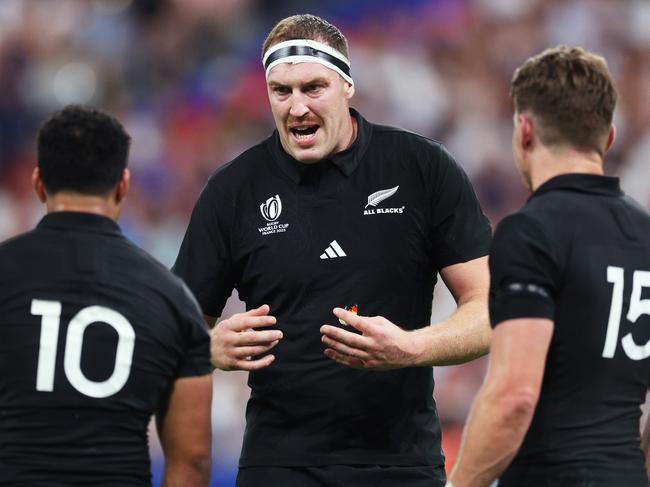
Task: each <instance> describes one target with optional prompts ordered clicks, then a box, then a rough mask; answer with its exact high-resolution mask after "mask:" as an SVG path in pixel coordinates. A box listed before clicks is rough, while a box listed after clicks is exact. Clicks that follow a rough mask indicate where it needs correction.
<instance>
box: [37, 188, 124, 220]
mask: <svg viewBox="0 0 650 487" xmlns="http://www.w3.org/2000/svg"><path fill="white" fill-rule="evenodd" d="M46 205H47V212H48V213H53V212H58V211H74V212H78V213H92V214H95V215H101V216H105V217H108V218H110V219H111V220H113V221H117V219H118V218H119V215H120V205H118V204H116V203H115V202H114V201H113V199H112V195H111V196H95V195H85V194H78V193H72V192H60V193H57V194H55V195H51V196H48V198H47V201H46Z"/></svg>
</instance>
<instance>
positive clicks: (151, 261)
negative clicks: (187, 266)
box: [117, 238, 185, 296]
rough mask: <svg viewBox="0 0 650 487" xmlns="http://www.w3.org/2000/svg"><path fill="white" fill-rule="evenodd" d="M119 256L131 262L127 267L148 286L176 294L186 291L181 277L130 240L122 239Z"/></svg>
mask: <svg viewBox="0 0 650 487" xmlns="http://www.w3.org/2000/svg"><path fill="white" fill-rule="evenodd" d="M117 256H118V257H120V258H121V261H122V262H124V263H125V264H127V263H128V264H129V266H128V267H126V269H127V270H129V272H130V273H132V274H134V275H136V276H138V277H139V278H140V279H141V280H142V281H143V284H145V285H146V286H147V287H150V288H151V289H156V290H158V292H161V293H163V294H170V295H174V296H180V295H182V294H183V293H184V292H185V290H184V286H185V284H184V283H183V280H182V279H181V278H179V277H178V276H176V275H175V274H174V273H173V272H172V271H171V270H169V269H168V268H167V267H166V266H165V265H163V264H162V263H161V262H160V261H159V260H158V259H156V258H155V257H154V256H152V255H151V254H149V252H147V251H146V250H144V249H142V248H140V247H138V246H137V245H136V244H135V243H133V242H131V241H130V240H128V239H126V238H124V239H123V240H122V241H121V244H120V249H119V251H117Z"/></svg>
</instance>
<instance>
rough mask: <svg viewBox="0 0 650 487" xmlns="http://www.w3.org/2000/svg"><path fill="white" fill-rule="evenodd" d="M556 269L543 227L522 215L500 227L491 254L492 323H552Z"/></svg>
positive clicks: (507, 220)
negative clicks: (542, 320)
mask: <svg viewBox="0 0 650 487" xmlns="http://www.w3.org/2000/svg"><path fill="white" fill-rule="evenodd" d="M556 275H557V265H556V259H555V258H554V257H553V251H552V248H551V245H550V241H549V239H548V236H547V234H546V233H545V232H544V230H543V228H542V227H541V224H539V223H538V222H537V221H536V220H534V219H533V218H531V217H529V216H526V215H524V214H521V213H517V214H515V215H511V216H509V217H506V218H505V219H503V220H502V221H501V223H500V224H499V225H498V227H497V230H496V232H495V234H494V241H493V243H492V249H491V252H490V298H489V299H490V323H491V324H492V326H493V327H495V326H497V325H498V324H499V323H501V322H503V321H506V320H511V319H516V318H548V319H551V320H553V318H554V313H555V299H554V297H555V295H556V291H557V286H556V282H557V279H556V277H555V276H556Z"/></svg>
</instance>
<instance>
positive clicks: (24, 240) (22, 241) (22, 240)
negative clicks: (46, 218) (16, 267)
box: [0, 228, 44, 269]
mask: <svg viewBox="0 0 650 487" xmlns="http://www.w3.org/2000/svg"><path fill="white" fill-rule="evenodd" d="M37 230H38V229H36V228H35V229H32V230H29V231H27V232H24V233H21V234H19V235H15V236H13V237H10V238H8V239H7V240H5V241H3V242H0V262H1V263H2V265H0V268H2V269H7V267H6V266H7V265H11V264H17V263H18V262H19V261H20V260H21V258H23V257H26V256H28V255H29V254H30V252H33V251H34V249H37V248H38V247H40V246H42V243H43V238H44V237H43V236H42V235H40V234H39V233H40V232H38V231H37Z"/></svg>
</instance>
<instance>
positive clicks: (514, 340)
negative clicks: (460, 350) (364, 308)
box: [487, 318, 553, 401]
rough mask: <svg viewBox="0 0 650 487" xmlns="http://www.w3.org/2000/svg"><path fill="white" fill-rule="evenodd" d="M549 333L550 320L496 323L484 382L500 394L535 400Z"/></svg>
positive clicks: (547, 347) (513, 320)
mask: <svg viewBox="0 0 650 487" xmlns="http://www.w3.org/2000/svg"><path fill="white" fill-rule="evenodd" d="M552 336H553V321H551V320H549V319H545V318H518V319H512V320H507V321H503V322H501V323H498V326H497V327H496V328H495V329H494V332H493V334H492V344H491V346H490V365H489V368H488V376H487V382H488V383H492V384H498V386H499V387H501V388H503V390H502V391H501V392H502V393H504V394H515V395H520V396H522V395H523V396H526V397H530V398H532V399H534V401H537V398H538V396H539V391H540V389H541V383H542V379H543V376H544V369H545V366H546V356H547V354H548V349H549V346H550V343H551V338H552Z"/></svg>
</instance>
